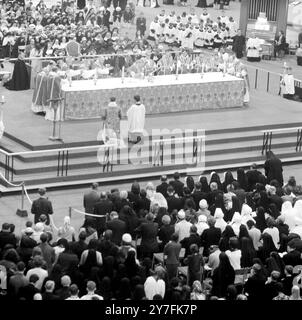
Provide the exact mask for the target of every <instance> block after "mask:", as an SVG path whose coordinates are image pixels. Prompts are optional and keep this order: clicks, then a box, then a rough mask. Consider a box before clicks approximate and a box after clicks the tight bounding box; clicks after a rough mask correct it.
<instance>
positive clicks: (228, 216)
mask: <svg viewBox="0 0 302 320" xmlns="http://www.w3.org/2000/svg"><path fill="white" fill-rule="evenodd" d="M240 211H241V207H240V201H239V198H238V197H237V196H232V202H231V205H230V207H229V208H228V209H226V212H225V214H224V220H225V221H226V222H231V221H232V219H233V216H234V213H235V212H240Z"/></svg>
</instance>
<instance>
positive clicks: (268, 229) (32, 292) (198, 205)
mask: <svg viewBox="0 0 302 320" xmlns="http://www.w3.org/2000/svg"><path fill="white" fill-rule="evenodd" d="M282 172H283V169H282V163H281V161H280V160H279V159H278V158H277V157H276V156H275V155H274V154H273V153H272V152H268V154H267V160H266V162H265V164H264V171H261V170H259V169H258V168H257V166H256V165H252V166H251V168H250V170H247V171H245V170H244V169H238V170H237V177H236V178H235V177H234V176H233V174H232V172H231V171H227V172H226V173H225V174H224V178H223V179H220V176H219V175H218V174H217V173H216V172H212V174H211V176H210V179H209V181H208V179H207V177H206V176H200V177H199V178H198V180H194V179H193V177H191V176H187V177H186V178H185V180H184V182H182V181H181V177H180V175H179V174H178V173H175V174H174V176H173V179H171V180H168V178H167V176H162V177H161V181H160V184H158V185H157V186H155V185H154V184H153V183H151V182H149V183H148V184H147V185H146V187H145V189H143V188H142V187H141V186H140V184H139V183H138V182H134V183H133V184H132V187H131V190H129V191H126V190H119V189H118V188H115V189H112V190H110V191H108V192H105V191H101V192H100V191H99V186H98V184H97V183H94V184H93V185H92V189H91V190H90V191H88V192H87V193H85V195H84V199H83V206H84V210H85V212H86V216H85V220H84V223H83V226H82V227H81V228H80V230H75V228H74V227H73V226H72V220H71V219H70V217H69V216H66V217H65V218H64V224H63V226H62V227H59V228H58V229H57V228H56V227H54V224H53V216H55V212H53V207H52V203H51V201H50V200H49V199H48V197H47V196H46V190H45V189H43V188H41V189H39V195H40V197H39V198H38V199H37V200H35V201H34V202H33V204H32V209H31V212H32V214H33V215H34V222H32V221H30V220H29V221H27V222H26V226H24V230H22V232H21V234H16V232H15V227H14V225H11V224H9V223H3V224H2V230H1V232H0V279H1V282H0V285H1V289H2V290H1V293H2V295H1V296H0V297H1V298H2V299H6V298H9V299H21V300H41V299H42V300H66V299H67V300H78V299H82V300H103V299H104V300H112V299H117V300H127V299H130V300H142V299H144V300H145V299H147V300H163V299H164V300H166V301H175V300H215V299H216V300H217V299H222V300H254V301H255V300H257V301H261V300H272V299H273V300H301V297H300V282H301V274H300V272H301V264H302V260H301V253H302V187H301V185H298V184H297V183H296V181H295V178H294V177H290V178H289V180H288V181H283V173H282ZM243 271H244V272H243Z"/></svg>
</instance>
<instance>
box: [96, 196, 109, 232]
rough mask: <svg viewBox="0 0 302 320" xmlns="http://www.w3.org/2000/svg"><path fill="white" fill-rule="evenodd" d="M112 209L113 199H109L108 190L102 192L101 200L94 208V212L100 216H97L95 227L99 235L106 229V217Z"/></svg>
mask: <svg viewBox="0 0 302 320" xmlns="http://www.w3.org/2000/svg"><path fill="white" fill-rule="evenodd" d="M112 210H113V203H112V201H110V200H109V199H108V197H107V194H106V192H101V196H100V201H99V202H97V203H96V204H95V206H94V209H93V214H95V215H97V216H100V218H95V227H96V230H97V232H98V236H99V237H100V235H101V234H102V233H103V232H104V231H105V226H106V217H107V214H109V213H110V212H111V211H112Z"/></svg>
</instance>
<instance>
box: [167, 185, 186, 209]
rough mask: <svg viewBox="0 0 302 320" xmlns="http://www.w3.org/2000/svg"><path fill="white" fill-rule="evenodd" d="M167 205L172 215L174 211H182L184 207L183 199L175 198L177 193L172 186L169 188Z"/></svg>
mask: <svg viewBox="0 0 302 320" xmlns="http://www.w3.org/2000/svg"><path fill="white" fill-rule="evenodd" d="M167 194H168V197H167V204H168V212H169V213H171V212H172V211H173V210H175V209H176V210H177V211H179V210H181V209H182V206H183V201H182V199H181V198H178V197H176V196H175V191H174V189H173V187H172V186H169V187H168V189H167Z"/></svg>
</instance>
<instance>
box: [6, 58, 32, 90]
mask: <svg viewBox="0 0 302 320" xmlns="http://www.w3.org/2000/svg"><path fill="white" fill-rule="evenodd" d="M4 86H5V87H6V88H7V89H8V90H15V91H18V90H28V89H29V86H30V79H29V76H28V72H27V68H26V65H25V62H24V60H22V59H18V60H17V61H16V62H15V66H14V71H13V76H12V78H11V79H10V80H9V81H8V82H6V83H5V84H4Z"/></svg>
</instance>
